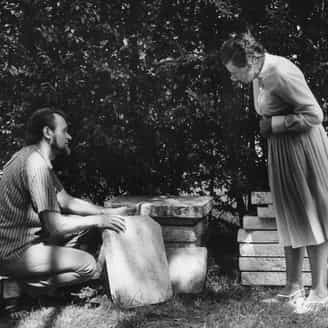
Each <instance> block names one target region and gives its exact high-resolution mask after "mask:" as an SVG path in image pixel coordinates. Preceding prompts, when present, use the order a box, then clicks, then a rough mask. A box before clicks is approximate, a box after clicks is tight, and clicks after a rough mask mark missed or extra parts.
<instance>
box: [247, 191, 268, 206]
mask: <svg viewBox="0 0 328 328" xmlns="http://www.w3.org/2000/svg"><path fill="white" fill-rule="evenodd" d="M251 203H252V204H253V205H267V204H272V196H271V192H269V191H254V192H252V193H251Z"/></svg>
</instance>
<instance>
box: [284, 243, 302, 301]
mask: <svg viewBox="0 0 328 328" xmlns="http://www.w3.org/2000/svg"><path fill="white" fill-rule="evenodd" d="M284 251H285V259H286V273H287V278H286V286H285V288H284V289H283V291H282V294H284V295H289V294H292V293H293V292H295V291H296V290H298V289H301V288H303V279H302V268H303V261H304V253H305V248H304V247H299V248H292V247H290V246H288V247H284Z"/></svg>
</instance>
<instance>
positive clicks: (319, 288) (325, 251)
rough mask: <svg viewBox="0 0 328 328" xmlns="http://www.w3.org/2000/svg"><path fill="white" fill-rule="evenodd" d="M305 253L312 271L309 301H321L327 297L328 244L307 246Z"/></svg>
mask: <svg viewBox="0 0 328 328" xmlns="http://www.w3.org/2000/svg"><path fill="white" fill-rule="evenodd" d="M307 251H308V254H309V258H310V264H311V271H312V290H311V292H310V294H309V297H308V300H309V301H316V300H322V299H323V298H326V297H327V296H328V290H327V259H328V242H324V243H322V244H320V245H315V246H308V247H307Z"/></svg>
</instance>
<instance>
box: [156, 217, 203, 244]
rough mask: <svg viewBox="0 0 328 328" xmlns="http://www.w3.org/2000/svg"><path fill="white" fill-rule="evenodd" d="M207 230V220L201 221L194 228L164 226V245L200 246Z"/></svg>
mask: <svg viewBox="0 0 328 328" xmlns="http://www.w3.org/2000/svg"><path fill="white" fill-rule="evenodd" d="M206 229H207V221H206V220H200V221H199V222H198V223H196V224H195V225H193V226H176V225H162V232H163V238H164V243H165V244H166V243H168V242H187V243H192V242H196V243H198V244H199V245H200V244H201V243H202V239H203V237H204V234H205V232H206Z"/></svg>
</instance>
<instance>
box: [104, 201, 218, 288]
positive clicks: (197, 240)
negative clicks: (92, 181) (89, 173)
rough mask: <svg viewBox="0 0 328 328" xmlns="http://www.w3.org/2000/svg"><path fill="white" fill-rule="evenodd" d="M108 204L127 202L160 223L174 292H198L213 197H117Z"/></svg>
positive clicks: (108, 205)
mask: <svg viewBox="0 0 328 328" xmlns="http://www.w3.org/2000/svg"><path fill="white" fill-rule="evenodd" d="M105 206H106V207H118V206H128V207H131V208H135V209H136V214H139V215H150V216H151V217H152V218H153V219H154V220H156V221H157V222H158V223H160V224H161V227H162V232H163V238H164V243H165V247H166V251H167V258H168V263H169V271H170V277H171V282H172V285H173V289H174V292H175V293H198V292H200V291H201V290H202V289H203V287H204V283H205V278H206V271H207V249H206V248H205V247H202V246H203V244H204V239H205V238H204V236H205V233H206V230H207V217H208V215H209V213H210V211H211V210H212V207H213V199H212V198H211V197H206V196H205V197H204V196H158V197H147V196H137V197H127V196H123V197H117V198H113V199H111V200H108V201H106V202H105Z"/></svg>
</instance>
